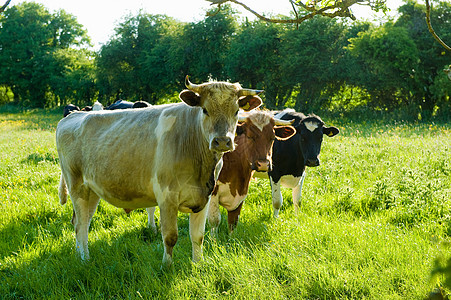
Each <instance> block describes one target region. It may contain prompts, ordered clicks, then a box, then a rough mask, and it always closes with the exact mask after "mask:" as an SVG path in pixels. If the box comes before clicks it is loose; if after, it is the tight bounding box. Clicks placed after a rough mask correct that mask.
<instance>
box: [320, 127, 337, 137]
mask: <svg viewBox="0 0 451 300" xmlns="http://www.w3.org/2000/svg"><path fill="white" fill-rule="evenodd" d="M339 133H340V130H338V128H337V127H333V126H331V127H324V128H323V134H325V135H327V136H328V137H333V136H336V135H337V134H339Z"/></svg>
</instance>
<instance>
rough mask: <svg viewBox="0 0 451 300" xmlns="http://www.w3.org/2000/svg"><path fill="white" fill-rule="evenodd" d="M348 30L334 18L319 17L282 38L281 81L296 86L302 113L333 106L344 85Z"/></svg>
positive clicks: (299, 108)
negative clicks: (343, 65)
mask: <svg viewBox="0 0 451 300" xmlns="http://www.w3.org/2000/svg"><path fill="white" fill-rule="evenodd" d="M348 33H349V32H348V28H347V26H346V25H345V24H343V23H341V22H337V21H336V20H334V19H330V18H325V17H317V18H314V19H311V20H308V21H305V22H304V23H303V25H302V26H301V27H300V28H299V29H292V30H287V31H286V32H285V33H284V35H283V36H282V41H283V42H282V46H281V50H280V53H281V55H280V56H281V61H282V62H281V65H282V67H281V70H282V75H281V77H282V78H281V80H283V81H284V83H285V85H286V86H292V87H293V89H294V94H295V95H296V103H295V107H296V109H298V110H302V111H306V112H311V111H318V110H320V109H321V108H325V107H326V106H328V105H329V102H330V99H331V98H332V95H334V94H335V93H337V92H338V91H339V90H340V88H341V86H342V85H343V84H344V80H345V78H346V76H343V74H341V72H342V71H343V68H342V66H341V65H342V63H341V60H342V58H343V56H344V55H345V53H344V52H345V50H344V47H345V46H346V45H347V43H348V42H347V40H348V38H349V37H350V36H349V35H348Z"/></svg>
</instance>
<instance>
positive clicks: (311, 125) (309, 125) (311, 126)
mask: <svg viewBox="0 0 451 300" xmlns="http://www.w3.org/2000/svg"><path fill="white" fill-rule="evenodd" d="M304 125H305V127H307V129H308V130H310V131H311V132H313V131H315V129H316V128H318V123H317V122H305V123H304Z"/></svg>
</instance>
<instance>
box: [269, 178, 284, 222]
mask: <svg viewBox="0 0 451 300" xmlns="http://www.w3.org/2000/svg"><path fill="white" fill-rule="evenodd" d="M269 182H270V183H271V194H272V207H273V209H274V218H277V217H278V216H279V210H280V208H281V207H282V203H283V198H282V190H281V189H280V179H279V181H278V182H274V181H273V179H272V177H270V178H269Z"/></svg>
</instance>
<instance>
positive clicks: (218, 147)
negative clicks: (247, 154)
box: [210, 136, 233, 152]
mask: <svg viewBox="0 0 451 300" xmlns="http://www.w3.org/2000/svg"><path fill="white" fill-rule="evenodd" d="M210 148H211V150H214V151H218V152H226V151H231V150H233V143H232V139H231V138H229V137H228V136H217V137H215V138H214V139H213V140H212V141H211V147H210Z"/></svg>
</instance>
